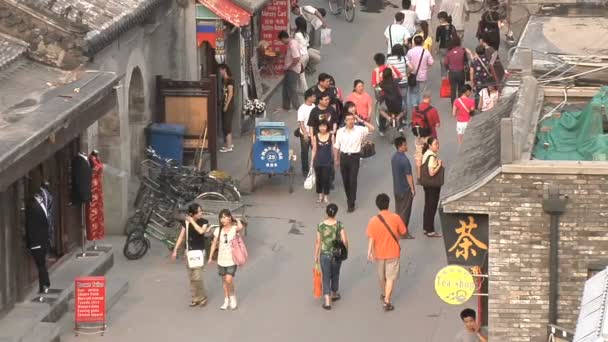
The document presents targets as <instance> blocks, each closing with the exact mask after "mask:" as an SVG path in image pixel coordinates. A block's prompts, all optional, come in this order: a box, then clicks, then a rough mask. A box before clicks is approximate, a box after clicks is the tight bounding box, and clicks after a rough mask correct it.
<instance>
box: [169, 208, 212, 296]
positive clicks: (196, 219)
mask: <svg viewBox="0 0 608 342" xmlns="http://www.w3.org/2000/svg"><path fill="white" fill-rule="evenodd" d="M208 231H209V225H208V221H207V220H206V219H204V218H203V210H202V209H201V206H200V205H198V204H197V203H192V204H190V206H189V207H188V214H187V216H186V219H185V220H184V224H183V226H182V229H181V231H180V233H179V236H178V237H177V242H176V243H175V247H174V248H173V254H172V255H171V258H172V259H173V260H176V259H177V251H178V250H179V248H180V247H181V245H182V242H184V241H186V253H185V254H186V261H187V266H188V278H189V279H190V291H191V293H192V301H191V302H190V306H191V307H194V306H197V305H200V306H205V305H206V304H207V293H206V291H205V283H204V281H203V264H204V261H205V254H204V250H205V233H207V232H208Z"/></svg>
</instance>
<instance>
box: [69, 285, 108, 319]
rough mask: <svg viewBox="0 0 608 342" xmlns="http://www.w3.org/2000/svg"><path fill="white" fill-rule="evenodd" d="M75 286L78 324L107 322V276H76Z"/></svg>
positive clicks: (75, 309) (75, 310)
mask: <svg viewBox="0 0 608 342" xmlns="http://www.w3.org/2000/svg"><path fill="white" fill-rule="evenodd" d="M74 286H75V287H74V289H75V290H74V297H75V308H74V312H75V321H76V324H78V323H101V322H105V321H106V278H105V277H81V278H76V281H75V285H74Z"/></svg>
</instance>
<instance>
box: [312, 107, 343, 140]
mask: <svg viewBox="0 0 608 342" xmlns="http://www.w3.org/2000/svg"><path fill="white" fill-rule="evenodd" d="M338 119H339V118H338V114H337V113H336V111H335V110H334V109H333V107H332V106H328V107H327V108H325V109H321V108H319V106H315V108H313V109H312V110H311V111H310V116H309V117H308V123H307V126H308V127H312V129H313V132H314V134H317V133H319V122H321V121H322V120H326V121H327V122H328V123H329V127H328V130H330V131H331V130H332V129H333V127H334V123H335V124H337V123H338Z"/></svg>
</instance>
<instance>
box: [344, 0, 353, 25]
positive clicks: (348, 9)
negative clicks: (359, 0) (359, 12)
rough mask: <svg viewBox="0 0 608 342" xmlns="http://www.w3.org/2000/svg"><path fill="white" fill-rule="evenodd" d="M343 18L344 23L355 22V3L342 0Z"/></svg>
mask: <svg viewBox="0 0 608 342" xmlns="http://www.w3.org/2000/svg"><path fill="white" fill-rule="evenodd" d="M344 17H345V18H346V21H348V22H349V23H352V22H353V20H355V1H354V0H344Z"/></svg>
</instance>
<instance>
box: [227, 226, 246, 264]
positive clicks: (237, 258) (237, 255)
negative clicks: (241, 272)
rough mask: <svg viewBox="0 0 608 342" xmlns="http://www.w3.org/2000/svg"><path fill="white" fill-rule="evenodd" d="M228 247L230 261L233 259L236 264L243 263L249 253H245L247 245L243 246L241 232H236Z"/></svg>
mask: <svg viewBox="0 0 608 342" xmlns="http://www.w3.org/2000/svg"><path fill="white" fill-rule="evenodd" d="M234 229H236V228H234ZM230 247H231V249H232V261H234V263H235V264H236V265H237V266H243V265H245V263H246V262H247V258H248V256H249V254H248V253H247V247H246V246H245V241H244V240H243V237H242V236H241V234H239V233H236V235H235V236H234V238H233V239H232V241H231V242H230Z"/></svg>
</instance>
